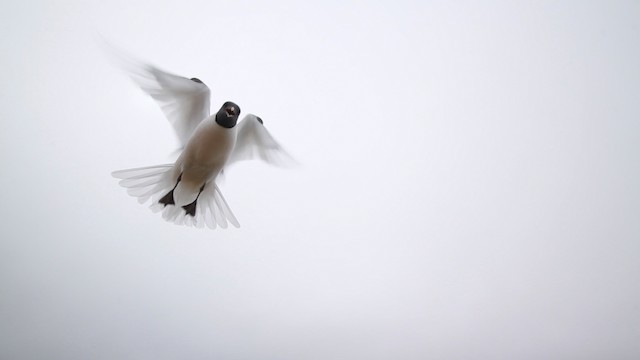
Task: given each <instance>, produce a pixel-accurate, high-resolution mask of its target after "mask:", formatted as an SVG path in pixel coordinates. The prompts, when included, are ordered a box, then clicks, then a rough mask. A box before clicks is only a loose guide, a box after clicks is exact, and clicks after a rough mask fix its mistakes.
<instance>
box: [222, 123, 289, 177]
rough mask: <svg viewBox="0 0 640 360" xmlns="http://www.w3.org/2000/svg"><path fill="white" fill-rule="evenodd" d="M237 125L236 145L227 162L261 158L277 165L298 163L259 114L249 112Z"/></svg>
mask: <svg viewBox="0 0 640 360" xmlns="http://www.w3.org/2000/svg"><path fill="white" fill-rule="evenodd" d="M236 126H237V127H238V130H237V131H238V135H237V140H236V146H235V148H234V149H233V151H232V152H231V155H230V156H229V161H228V162H227V164H229V165H230V164H232V163H235V162H237V161H242V160H251V159H260V160H262V161H264V162H266V163H268V164H271V165H277V166H291V165H294V164H296V161H295V160H294V159H293V158H292V157H291V155H289V154H288V153H287V152H286V151H285V150H284V149H283V148H282V146H280V144H278V142H277V141H276V140H275V139H274V138H273V136H271V134H270V133H269V131H267V128H265V127H264V125H263V124H262V122H261V121H260V120H259V118H258V117H257V116H255V115H252V114H249V115H247V116H245V117H244V119H242V121H240V122H239V123H238V125H236Z"/></svg>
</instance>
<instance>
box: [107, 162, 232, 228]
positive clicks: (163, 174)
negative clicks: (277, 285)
mask: <svg viewBox="0 0 640 360" xmlns="http://www.w3.org/2000/svg"><path fill="white" fill-rule="evenodd" d="M172 169H173V165H157V166H147V167H142V168H135V169H126V170H118V171H114V172H113V173H111V174H112V175H113V177H115V178H118V179H121V180H120V181H119V184H120V185H121V186H122V187H125V188H127V193H128V194H129V195H131V196H134V197H136V198H138V202H139V203H141V204H144V203H146V202H147V201H148V200H149V199H151V200H152V201H151V204H150V208H151V210H152V211H153V212H162V218H163V219H165V220H166V221H169V222H172V223H175V224H177V225H186V226H193V227H197V228H204V227H205V226H206V227H208V228H210V229H215V228H216V227H218V226H220V227H221V228H223V229H226V228H227V226H228V223H230V224H232V225H233V226H235V227H240V223H238V220H237V219H236V217H235V216H234V215H233V212H232V211H231V209H230V208H229V205H228V204H227V202H226V201H225V199H224V197H223V196H222V193H221V192H220V188H218V186H217V185H216V183H215V181H209V182H207V183H206V184H205V186H204V189H203V191H202V193H201V194H200V196H199V197H198V202H197V203H196V211H195V216H191V215H188V214H187V213H186V211H185V210H184V209H183V208H182V207H180V206H174V205H166V206H165V205H163V204H161V203H159V202H158V201H159V200H160V199H161V198H162V197H163V196H165V195H166V194H167V193H168V192H169V191H171V190H172V189H173V188H174V187H175V185H176V181H177V177H178V174H175V173H173V172H172V171H171V170H172Z"/></svg>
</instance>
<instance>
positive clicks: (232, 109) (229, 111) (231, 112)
mask: <svg viewBox="0 0 640 360" xmlns="http://www.w3.org/2000/svg"><path fill="white" fill-rule="evenodd" d="M224 111H226V112H227V115H229V116H232V115H235V114H236V108H235V106H231V107H228V108H226V109H224Z"/></svg>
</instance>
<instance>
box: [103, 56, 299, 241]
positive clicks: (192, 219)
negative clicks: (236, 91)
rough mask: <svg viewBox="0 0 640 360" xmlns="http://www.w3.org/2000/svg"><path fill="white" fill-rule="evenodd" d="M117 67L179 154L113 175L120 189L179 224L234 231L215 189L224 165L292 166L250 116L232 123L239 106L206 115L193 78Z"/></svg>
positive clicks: (125, 60) (136, 65) (142, 66)
mask: <svg viewBox="0 0 640 360" xmlns="http://www.w3.org/2000/svg"><path fill="white" fill-rule="evenodd" d="M115 55H117V57H118V61H119V63H120V65H121V67H122V68H124V70H125V71H126V72H128V73H129V75H130V77H131V78H132V79H133V80H134V82H135V83H137V85H138V86H139V87H140V88H141V89H142V90H143V91H144V92H146V93H147V94H148V95H149V96H151V97H152V98H153V99H154V100H155V101H156V102H157V104H158V105H159V106H160V108H161V109H162V112H163V113H164V115H165V116H166V117H167V119H168V120H169V122H170V123H171V125H172V126H173V129H174V130H175V133H176V135H177V137H178V140H179V142H180V151H181V153H180V155H179V156H178V158H177V160H176V161H175V162H174V163H173V164H164V165H155V166H147V167H141V168H134V169H126V170H118V171H114V172H113V173H112V175H113V176H114V177H115V178H118V179H121V180H120V182H119V183H120V185H122V186H123V187H125V188H127V193H129V195H131V196H134V197H137V198H138V202H139V203H141V204H144V203H146V202H147V201H149V200H151V205H150V207H151V209H152V210H153V211H154V212H161V213H162V217H163V218H164V219H165V220H167V221H169V222H173V223H176V224H179V225H188V226H195V227H199V228H203V227H205V226H207V227H208V228H211V229H215V228H216V227H217V226H220V227H221V228H226V227H227V226H228V225H227V224H231V225H233V226H235V227H239V226H240V224H239V222H238V220H237V219H236V217H235V216H234V214H233V212H232V211H231V208H230V207H229V205H228V204H227V201H226V200H225V198H224V197H223V196H222V193H221V192H220V188H219V187H218V185H217V184H216V180H217V179H219V177H220V175H221V174H222V173H223V171H224V170H225V169H226V168H227V167H229V165H231V164H233V163H236V162H238V161H242V160H250V159H260V160H263V161H265V162H266V163H268V164H272V165H287V164H291V163H293V162H295V161H294V160H293V158H292V157H291V156H290V155H289V154H288V153H287V152H286V151H285V150H284V149H283V148H282V146H280V144H278V142H277V141H276V140H275V139H274V138H273V137H272V136H271V134H270V133H269V131H267V129H266V128H265V127H264V122H263V120H262V119H261V118H260V117H258V116H256V115H252V114H248V115H246V116H245V117H244V118H243V119H242V121H238V118H239V116H240V107H239V106H238V105H237V104H235V103H234V102H231V101H226V102H224V103H223V104H222V106H221V107H220V109H219V110H218V111H217V112H216V113H215V114H212V115H210V102H211V99H210V94H211V91H210V89H209V87H207V85H205V84H204V82H202V81H201V80H200V79H198V78H187V77H182V76H178V75H174V74H171V73H169V72H166V71H163V70H160V69H159V68H157V67H155V66H153V65H150V64H146V63H142V62H140V61H137V60H134V59H133V58H131V57H128V56H126V55H124V54H115Z"/></svg>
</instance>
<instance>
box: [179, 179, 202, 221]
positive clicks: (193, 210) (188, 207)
mask: <svg viewBox="0 0 640 360" xmlns="http://www.w3.org/2000/svg"><path fill="white" fill-rule="evenodd" d="M202 190H204V185H202V187H200V191H199V192H198V196H196V199H195V200H193V202H192V203H191V204H188V205H185V206H183V207H182V208H183V209H184V211H186V212H187V215H191V216H196V203H197V202H198V198H199V197H200V194H202Z"/></svg>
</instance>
